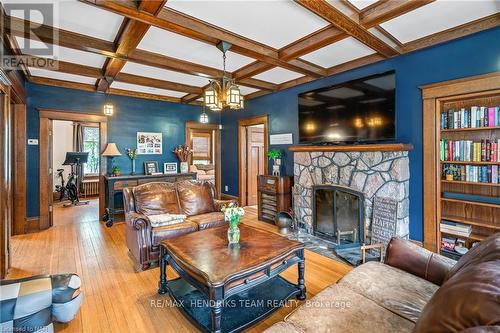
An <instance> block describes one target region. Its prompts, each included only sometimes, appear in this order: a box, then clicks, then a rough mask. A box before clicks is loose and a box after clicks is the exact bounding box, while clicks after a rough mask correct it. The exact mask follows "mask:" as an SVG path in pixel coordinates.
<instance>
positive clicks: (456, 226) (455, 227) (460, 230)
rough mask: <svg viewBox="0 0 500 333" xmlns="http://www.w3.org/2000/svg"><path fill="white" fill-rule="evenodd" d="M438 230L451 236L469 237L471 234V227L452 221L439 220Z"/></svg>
mask: <svg viewBox="0 0 500 333" xmlns="http://www.w3.org/2000/svg"><path fill="white" fill-rule="evenodd" d="M440 230H441V232H445V233H449V234H452V235H457V236H461V237H469V236H470V234H471V233H472V226H470V225H468V224H463V223H458V222H453V221H447V220H441V224H440Z"/></svg>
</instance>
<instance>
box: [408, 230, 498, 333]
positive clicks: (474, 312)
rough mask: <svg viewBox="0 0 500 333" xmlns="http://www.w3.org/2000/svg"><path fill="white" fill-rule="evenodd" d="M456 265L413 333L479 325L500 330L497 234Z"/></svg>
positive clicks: (450, 330) (432, 299) (455, 329)
mask: <svg viewBox="0 0 500 333" xmlns="http://www.w3.org/2000/svg"><path fill="white" fill-rule="evenodd" d="M469 253H472V254H473V256H472V257H471V256H468V254H469ZM462 259H464V260H462ZM457 266H459V267H458V268H457V269H455V267H454V271H453V272H450V277H449V279H448V280H447V281H446V282H445V283H444V284H443V285H442V286H441V288H439V290H438V291H437V292H436V293H435V294H434V296H433V297H432V298H431V299H430V301H429V303H427V305H426V306H425V308H424V310H423V311H422V315H421V316H420V319H419V320H418V322H417V324H416V326H415V332H416V333H420V332H429V333H433V332H443V333H446V332H459V331H463V330H468V329H472V328H477V327H480V326H494V327H495V329H496V330H497V331H500V301H499V300H500V233H497V234H495V235H492V236H490V237H488V238H487V239H485V240H484V241H482V242H481V243H480V244H479V245H478V246H476V247H474V248H473V249H472V250H470V251H469V252H468V253H467V254H466V255H464V257H462V258H461V259H460V260H459V261H458V263H457ZM476 331H481V330H480V329H479V328H477V329H476ZM484 331H486V332H487V330H484Z"/></svg>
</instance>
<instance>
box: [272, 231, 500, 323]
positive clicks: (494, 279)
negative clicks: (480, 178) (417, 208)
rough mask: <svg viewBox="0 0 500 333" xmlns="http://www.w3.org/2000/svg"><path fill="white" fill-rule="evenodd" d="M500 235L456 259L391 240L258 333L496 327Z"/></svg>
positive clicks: (499, 310) (499, 308) (499, 305)
mask: <svg viewBox="0 0 500 333" xmlns="http://www.w3.org/2000/svg"><path fill="white" fill-rule="evenodd" d="M499 300H500V233H497V234H495V235H492V236H490V237H488V238H487V239H485V240H484V241H482V242H481V243H480V244H479V245H477V246H475V247H474V248H472V249H471V250H470V251H469V252H468V253H467V254H465V255H464V256H463V257H462V258H460V260H459V261H458V262H456V263H455V261H453V260H451V259H448V258H445V257H443V256H440V255H438V254H435V253H432V252H430V251H427V250H425V249H423V248H421V247H419V246H418V245H415V244H413V243H411V242H409V241H405V240H400V239H392V240H391V242H390V243H389V246H388V249H387V255H386V259H385V264H382V263H379V262H368V263H366V264H363V265H361V266H359V267H357V268H355V269H353V270H352V271H351V272H349V273H348V274H347V275H346V276H344V278H342V279H341V280H340V281H339V282H338V283H337V284H334V285H332V286H330V287H327V288H326V289H324V290H323V291H321V292H320V293H319V294H317V295H316V296H315V297H313V298H312V299H310V300H308V301H306V304H304V305H302V306H300V307H299V308H298V309H296V310H295V311H294V312H292V313H291V314H290V315H288V316H287V317H286V318H285V320H284V321H282V322H279V323H276V324H275V325H273V326H271V327H270V328H269V329H267V330H266V331H265V332H266V333H298V332H300V333H313V332H314V333H322V332H323V333H327V332H328V333H335V332H342V333H354V332H360V333H361V332H371V333H379V332H384V333H386V332H397V333H401V332H413V333H452V332H462V333H487V332H500V301H499Z"/></svg>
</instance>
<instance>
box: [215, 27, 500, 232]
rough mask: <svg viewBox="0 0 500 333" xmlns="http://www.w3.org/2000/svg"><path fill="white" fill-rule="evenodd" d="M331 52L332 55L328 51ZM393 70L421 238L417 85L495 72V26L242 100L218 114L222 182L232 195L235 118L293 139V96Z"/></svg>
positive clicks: (499, 57) (499, 38)
mask: <svg viewBox="0 0 500 333" xmlns="http://www.w3.org/2000/svg"><path fill="white" fill-rule="evenodd" d="M332 56H333V55H332ZM388 70H395V71H396V117H397V125H396V131H397V140H398V141H399V142H409V143H412V144H413V145H414V150H413V151H412V152H411V153H410V155H409V156H410V172H411V179H410V237H411V238H412V239H415V240H422V237H423V230H422V172H423V169H422V99H421V98H422V96H421V93H420V89H419V88H418V87H419V86H421V85H425V84H429V83H433V82H440V81H447V80H452V79H457V78H462V77H467V76H473V75H480V74H485V73H489V72H494V71H499V70H500V28H495V29H491V30H488V31H484V32H481V33H478V34H475V35H472V36H468V37H465V38H462V39H459V40H455V41H452V42H448V43H445V44H442V45H439V46H435V47H432V48H428V49H425V50H421V51H417V52H413V53H410V54H408V55H403V56H399V57H397V58H393V59H389V60H385V61H382V62H379V63H376V64H372V65H368V66H364V67H362V68H358V69H354V70H351V71H348V72H344V73H341V74H338V75H334V76H331V77H328V78H324V79H320V80H316V81H313V82H309V83H307V84H303V85H300V86H297V87H293V88H290V89H287V90H283V91H279V92H276V93H273V94H269V95H266V96H262V97H260V98H256V99H254V100H251V101H248V102H247V103H246V105H245V110H243V111H237V112H231V111H229V112H223V113H222V119H221V120H222V125H223V132H222V137H223V140H222V151H223V155H222V159H223V160H222V184H223V186H222V187H223V188H224V185H227V186H229V190H228V191H227V194H230V195H238V162H237V145H236V144H235V143H236V142H237V140H238V138H237V129H236V127H237V120H238V119H241V118H246V117H251V116H255V115H262V114H268V115H269V116H270V120H269V122H270V124H269V125H270V126H269V131H270V134H278V133H290V132H291V133H293V136H294V143H297V142H298V104H297V94H299V93H301V92H305V91H309V90H313V89H317V88H320V87H325V86H329V85H333V84H337V83H341V82H344V81H349V80H353V79H357V78H361V77H364V76H368V75H372V74H376V73H381V72H385V71H388ZM287 147H288V146H271V147H270V148H280V149H283V150H285V153H286V156H285V163H284V168H285V173H286V174H287V175H293V154H292V153H290V152H288V151H287Z"/></svg>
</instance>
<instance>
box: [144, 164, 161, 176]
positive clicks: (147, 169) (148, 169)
mask: <svg viewBox="0 0 500 333" xmlns="http://www.w3.org/2000/svg"><path fill="white" fill-rule="evenodd" d="M155 173H158V162H157V161H145V162H144V174H146V175H153V174H155Z"/></svg>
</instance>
